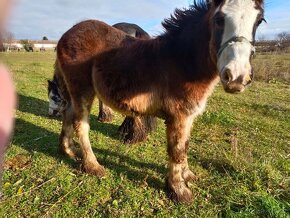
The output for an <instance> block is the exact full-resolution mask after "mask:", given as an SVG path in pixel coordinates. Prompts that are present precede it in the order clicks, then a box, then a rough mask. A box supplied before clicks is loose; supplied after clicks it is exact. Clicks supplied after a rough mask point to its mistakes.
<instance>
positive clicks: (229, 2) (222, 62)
mask: <svg viewBox="0 0 290 218" xmlns="http://www.w3.org/2000/svg"><path fill="white" fill-rule="evenodd" d="M221 12H223V13H224V14H225V27H224V34H223V36H222V43H221V45H223V44H224V43H226V42H227V41H228V40H229V39H231V38H232V37H245V38H246V39H247V40H248V41H247V40H244V41H242V42H232V43H230V44H229V45H228V46H227V47H226V48H225V49H224V50H223V52H222V53H221V55H220V57H219V59H218V70H219V72H222V71H223V70H224V69H230V70H231V72H232V78H231V79H232V80H235V79H237V78H238V77H240V76H246V75H248V74H250V73H251V64H250V56H251V53H252V51H253V46H252V45H251V43H250V42H252V41H253V40H254V39H253V30H254V25H255V23H256V20H257V16H258V14H259V12H260V11H259V10H258V9H257V8H256V5H255V1H253V0H226V1H225V4H224V5H223V6H222V8H221Z"/></svg>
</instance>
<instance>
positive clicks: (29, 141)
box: [13, 119, 166, 189]
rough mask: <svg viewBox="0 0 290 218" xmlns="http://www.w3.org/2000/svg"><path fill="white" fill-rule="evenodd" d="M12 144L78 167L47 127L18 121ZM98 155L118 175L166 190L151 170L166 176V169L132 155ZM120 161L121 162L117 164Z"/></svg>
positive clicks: (105, 152)
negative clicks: (60, 152)
mask: <svg viewBox="0 0 290 218" xmlns="http://www.w3.org/2000/svg"><path fill="white" fill-rule="evenodd" d="M13 143H14V144H15V145H17V146H19V147H21V148H23V149H25V150H27V151H28V152H30V153H32V152H35V151H36V152H41V153H43V154H45V155H47V156H52V157H54V158H56V159H57V160H59V161H63V162H64V163H66V164H68V165H69V166H71V167H72V168H78V166H79V165H78V163H77V162H76V161H74V160H71V159H69V158H67V157H65V156H63V155H61V154H59V152H58V147H57V146H56V145H57V144H58V135H57V134H56V133H53V132H50V131H48V130H47V129H45V128H42V127H39V126H36V125H34V124H32V123H29V122H26V121H24V120H22V119H17V120H16V125H15V134H14V139H13ZM94 150H95V152H96V156H97V157H98V159H99V160H100V162H101V163H102V164H103V165H104V166H105V167H106V168H108V169H110V170H111V171H113V172H114V173H115V174H117V175H119V174H120V173H122V174H123V175H125V176H126V177H127V178H128V179H130V180H132V181H139V182H141V183H144V178H147V179H146V183H147V184H148V186H150V187H152V188H157V189H163V188H164V184H163V181H161V180H160V179H157V178H155V177H154V176H152V175H150V172H148V171H150V170H154V171H157V172H158V173H162V174H164V175H165V171H166V170H165V168H164V167H162V166H160V165H156V164H153V163H144V162H141V161H138V160H135V159H133V158H130V157H129V156H126V155H122V154H119V153H118V152H115V151H111V150H108V149H98V148H94ZM116 159H117V160H118V161H115V160H116ZM116 162H118V163H116Z"/></svg>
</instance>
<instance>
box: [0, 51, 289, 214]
mask: <svg viewBox="0 0 290 218" xmlns="http://www.w3.org/2000/svg"><path fill="white" fill-rule="evenodd" d="M0 58H1V59H2V60H3V62H4V63H6V64H7V65H8V66H9V67H10V68H11V70H12V72H13V75H14V78H15V82H16V86H17V92H18V95H19V107H18V110H17V113H16V126H15V134H14V137H13V140H12V143H11V146H10V147H9V149H8V150H7V154H6V161H5V168H6V170H5V172H4V175H3V195H4V196H3V198H2V199H1V200H0V217H39V216H44V217H141V216H142V217H143V216H144V217H289V216H290V204H289V199H290V194H289V182H290V181H289V178H290V177H289V172H290V162H289V146H290V143H289V142H290V132H289V130H290V95H289V93H290V92H289V91H290V86H289V85H287V84H286V83H280V82H275V83H265V82H255V83H254V84H253V85H252V87H251V88H249V89H248V90H247V91H246V92H245V93H243V94H241V95H229V94H226V93H224V91H223V90H222V89H221V87H218V88H217V89H216V91H215V92H214V94H213V96H212V97H211V98H210V100H209V103H208V107H207V109H206V112H205V113H204V115H203V116H201V117H199V118H198V119H197V120H196V122H195V124H194V128H193V131H192V136H191V147H190V151H189V161H190V166H191V169H192V170H193V172H195V174H196V180H195V181H194V182H193V184H192V186H191V189H192V191H193V193H194V199H195V200H194V202H193V203H192V204H191V205H181V204H174V203H173V202H171V201H170V200H169V199H168V198H167V196H166V192H165V189H164V178H165V175H166V171H167V170H166V168H167V166H166V165H167V153H166V139H165V127H164V123H163V122H162V121H160V123H159V127H158V130H157V131H156V132H155V133H153V134H152V135H150V137H149V138H148V140H147V141H146V142H144V143H139V144H137V145H130V146H129V145H125V144H122V143H121V142H120V140H119V136H118V133H117V128H118V125H120V123H121V121H122V117H121V116H120V115H118V114H115V119H114V122H113V123H110V124H101V123H98V122H97V121H96V114H97V106H94V110H93V116H92V118H91V122H92V125H91V126H92V128H91V129H92V130H91V132H90V138H91V141H92V146H93V149H94V152H95V153H96V155H97V157H98V159H99V160H100V162H101V163H102V164H103V165H104V166H105V167H106V169H107V177H106V178H104V179H102V180H99V179H97V178H95V177H93V176H89V175H87V174H85V173H83V172H82V171H81V170H80V169H79V164H78V163H76V162H74V161H72V160H70V159H67V158H66V157H63V156H61V155H60V154H58V152H57V144H58V134H59V132H60V127H61V123H60V121H58V120H51V119H49V118H48V117H47V116H46V115H47V104H48V103H47V92H46V87H47V81H46V80H47V79H50V78H51V77H52V71H53V61H54V53H8V54H7V53H6V54H0ZM269 58H271V59H273V58H277V57H269ZM256 61H263V56H258V57H257V60H256Z"/></svg>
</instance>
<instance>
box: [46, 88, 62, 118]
mask: <svg viewBox="0 0 290 218" xmlns="http://www.w3.org/2000/svg"><path fill="white" fill-rule="evenodd" d="M53 97H54V94H53V92H52V91H51V92H50V93H49V95H48V99H49V105H48V115H49V116H54V115H56V116H59V114H60V112H61V108H62V104H61V102H55V101H54V100H53ZM55 111H57V114H54V113H55Z"/></svg>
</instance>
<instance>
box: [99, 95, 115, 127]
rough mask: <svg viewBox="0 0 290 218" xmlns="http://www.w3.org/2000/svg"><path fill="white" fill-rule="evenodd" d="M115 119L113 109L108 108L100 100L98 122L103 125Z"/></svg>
mask: <svg viewBox="0 0 290 218" xmlns="http://www.w3.org/2000/svg"><path fill="white" fill-rule="evenodd" d="M112 119H113V112H112V110H111V108H109V107H108V106H106V105H105V104H104V103H103V102H102V101H100V100H99V116H98V121H100V122H102V123H106V122H111V121H112Z"/></svg>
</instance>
